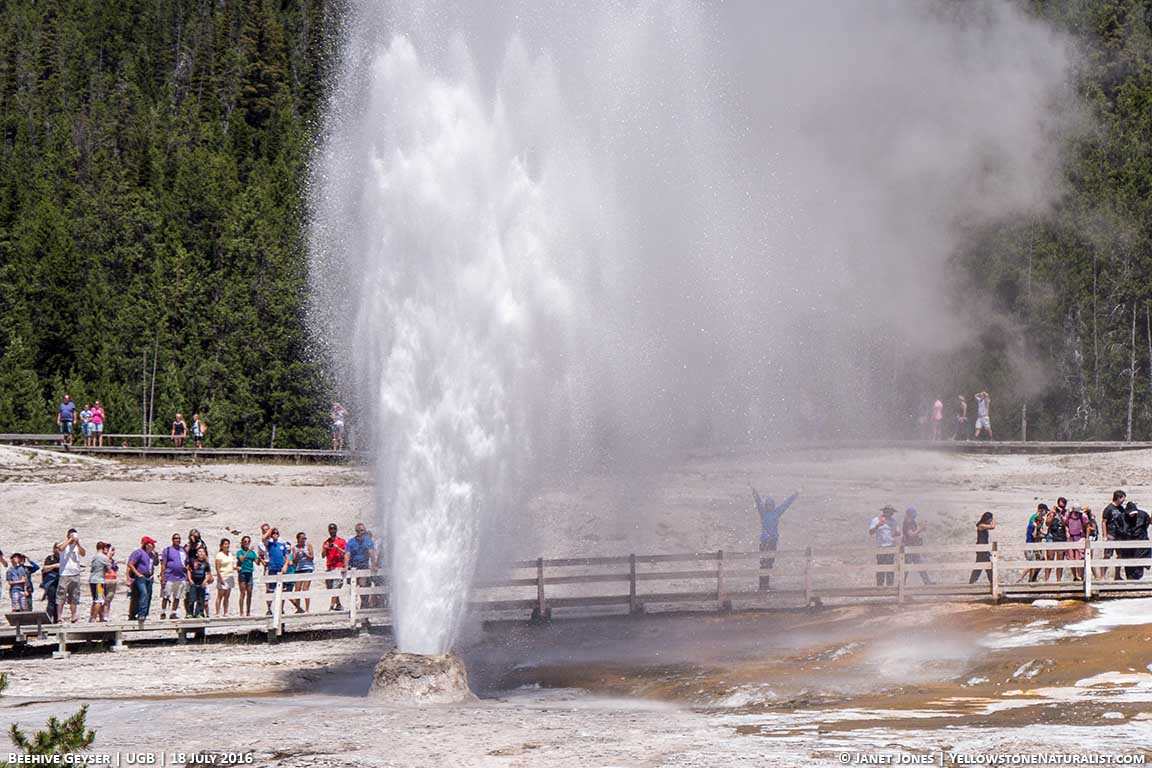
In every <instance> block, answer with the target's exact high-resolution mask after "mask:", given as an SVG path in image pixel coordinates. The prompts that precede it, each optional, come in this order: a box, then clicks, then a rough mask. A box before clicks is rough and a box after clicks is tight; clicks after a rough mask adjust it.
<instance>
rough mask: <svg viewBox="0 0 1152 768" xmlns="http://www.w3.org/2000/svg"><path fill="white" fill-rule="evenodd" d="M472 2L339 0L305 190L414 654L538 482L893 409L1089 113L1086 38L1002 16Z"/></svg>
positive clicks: (338, 359) (949, 8)
mask: <svg viewBox="0 0 1152 768" xmlns="http://www.w3.org/2000/svg"><path fill="white" fill-rule="evenodd" d="M479 5H480V4H464V3H461V4H454V3H434V2H415V3H399V4H389V3H384V2H379V1H377V0H358V1H357V2H354V3H352V6H353V7H352V9H351V10H350V12H349V13H350V15H349V17H348V18H346V19H345V28H346V30H347V33H346V36H345V39H344V40H343V47H342V60H341V61H342V64H341V68H340V72H339V73H338V75H337V77H336V80H335V82H334V83H333V85H334V90H333V97H332V99H331V103H330V105H329V110H328V114H327V120H326V125H325V134H324V139H323V141H322V143H321V145H320V147H319V148H318V151H317V153H316V158H315V162H314V176H313V180H312V194H311V211H312V221H313V228H312V249H311V250H312V268H313V269H312V275H313V290H314V305H315V306H314V320H315V322H314V325H315V327H316V328H317V331H318V333H319V335H320V336H321V338H322V339H324V340H325V342H326V344H327V348H328V350H329V352H330V354H331V355H332V358H333V360H334V361H335V365H336V368H337V370H338V371H340V372H341V376H342V380H343V381H345V382H346V384H347V386H348V388H349V389H350V390H354V391H355V392H356V394H357V401H358V402H359V409H360V413H359V417H360V418H359V421H360V423H361V424H363V425H373V429H372V431H373V433H374V435H375V437H374V444H375V447H376V449H377V451H378V454H379V459H378V462H379V463H378V468H379V472H378V474H379V488H378V494H379V505H380V508H381V512H382V515H383V516H384V519H385V520H387V521H388V526H389V527H388V529H387V530H388V538H389V542H390V546H391V547H392V558H393V562H394V564H395V569H396V570H395V576H396V578H397V579H398V583H397V587H396V589H397V592H396V599H397V621H398V631H399V639H400V644H401V647H402V648H403V647H405V646H407V647H408V648H410V649H412V650H417V651H419V652H435V651H437V650H442V649H443V648H444V647H446V646H447V645H449V644H450V643H451V639H452V637H453V636H454V634H455V632H456V631H457V629H458V625H459V619H460V614H461V611H462V605H463V597H462V595H463V594H466V592H467V584H468V581H469V579H470V578H471V572H472V569H473V567H474V563H475V557H476V553H477V552H478V550H479V547H480V546H481V538H482V535H483V532H484V531H486V530H495V529H496V528H497V526H493V525H489V524H488V523H486V521H489V522H492V521H494V518H499V521H500V522H501V523H503V524H504V526H499V527H500V528H504V527H507V524H508V522H509V520H511V519H515V510H516V509H517V508H518V505H519V503H520V501H521V500H522V498H523V495H524V494H525V493H526V492H528V491H530V490H531V489H533V488H534V487H535V485H536V481H537V479H538V478H539V477H540V476H541V473H542V472H544V471H547V470H556V469H563V470H565V471H579V470H580V468H581V467H585V466H588V465H589V464H590V463H593V462H600V461H605V460H607V461H612V462H614V463H619V462H626V461H632V460H638V459H641V458H649V459H651V458H653V457H658V456H660V455H663V454H664V453H666V452H668V451H672V450H676V449H681V448H685V447H692V446H700V445H724V444H730V443H733V442H747V441H750V440H751V441H754V442H761V441H766V440H777V439H782V438H795V437H801V436H823V437H829V436H837V435H844V436H853V435H859V434H866V433H870V432H871V431H872V430H874V429H875V428H877V426H879V425H883V424H885V423H887V422H888V421H890V420H891V418H892V415H893V414H892V413H890V410H891V407H892V406H891V404H892V403H893V402H894V399H893V393H894V392H896V391H898V390H899V388H900V387H901V386H902V385H903V382H902V378H901V376H902V374H901V371H902V370H907V368H908V367H909V366H910V365H911V364H912V363H910V362H909V361H914V360H915V359H916V356H917V354H919V353H920V351H922V350H923V351H927V350H935V351H939V350H941V349H945V348H947V347H948V346H949V345H951V344H956V343H958V342H959V341H962V340H964V339H965V338H966V335H967V334H966V330H965V328H964V327H963V324H961V323H959V322H958V321H957V320H956V319H955V318H954V317H952V316H950V314H949V313H948V312H947V311H946V310H945V309H944V307H946V306H947V302H946V301H945V296H944V292H943V281H942V275H943V268H944V265H945V262H946V261H947V259H948V258H949V257H950V256H951V255H952V254H953V253H954V252H955V250H956V248H957V247H958V246H959V245H960V244H961V243H963V241H964V238H965V235H966V233H967V232H969V231H971V230H972V228H974V227H978V226H980V225H982V224H987V223H988V222H990V221H994V220H996V219H998V218H1000V217H1004V216H1010V215H1013V214H1015V213H1019V212H1034V211H1040V210H1043V209H1044V207H1045V206H1046V205H1047V204H1048V203H1049V202H1051V198H1052V195H1054V194H1056V193H1057V191H1058V187H1057V185H1056V184H1055V183H1054V179H1056V178H1057V173H1056V172H1057V170H1058V163H1059V148H1060V142H1061V135H1062V132H1063V131H1064V130H1065V129H1066V128H1067V127H1068V126H1069V125H1070V123H1071V115H1070V114H1069V113H1068V112H1067V111H1066V110H1067V109H1068V108H1067V106H1066V105H1067V104H1069V103H1070V99H1069V98H1068V97H1069V92H1068V89H1069V81H1070V72H1071V67H1072V63H1073V52H1072V49H1071V46H1070V44H1069V42H1068V41H1067V40H1066V39H1064V38H1063V37H1061V36H1060V35H1059V34H1057V33H1056V32H1055V31H1054V30H1052V29H1051V28H1049V27H1048V26H1046V25H1045V24H1043V23H1042V22H1040V21H1038V20H1035V19H1032V18H1031V17H1029V16H1027V15H1026V14H1024V13H1023V12H1021V11H1019V10H1018V9H1017V7H1016V6H1015V5H1014V4H1011V3H1007V2H971V3H950V2H939V3H929V2H915V3H912V2H901V3H897V2H863V1H861V2H837V3H811V2H773V3H752V2H747V3H732V4H716V5H713V4H703V3H690V2H639V3H619V2H589V3H580V4H564V3H538V2H533V3H500V4H495V6H494V7H489V6H490V5H492V4H484V7H483V8H479V7H477V6H479ZM900 361H903V362H900ZM446 587H451V588H446ZM445 594H450V595H453V597H449V598H447V599H445V598H443V595H445Z"/></svg>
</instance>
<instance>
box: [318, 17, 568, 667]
mask: <svg viewBox="0 0 1152 768" xmlns="http://www.w3.org/2000/svg"><path fill="white" fill-rule="evenodd" d="M368 53H369V58H368V59H367V60H366V61H365V62H364V63H363V65H364V68H365V69H364V72H363V76H364V78H365V79H364V81H363V89H364V90H363V92H362V93H361V98H362V99H363V102H362V103H361V104H358V105H357V106H358V107H360V108H362V109H363V112H362V114H361V115H360V116H359V118H358V119H357V120H355V121H353V122H352V123H351V124H350V125H348V126H347V127H348V128H349V131H348V132H347V133H346V134H344V135H343V136H342V137H341V138H342V140H343V142H345V143H343V144H341V145H340V146H339V149H338V150H336V151H334V152H333V154H332V155H331V156H330V158H329V160H330V161H331V162H332V166H330V173H335V174H338V175H339V178H338V179H337V178H333V181H334V187H335V189H332V190H330V193H332V194H347V195H348V196H349V198H350V199H351V201H352V202H351V205H350V207H349V208H348V209H346V210H347V211H348V212H349V213H350V214H351V216H352V221H351V222H348V223H347V224H346V226H347V228H346V229H344V231H342V232H341V233H340V234H339V237H341V238H351V240H350V242H347V243H346V245H347V247H349V249H350V252H351V253H353V254H354V256H352V258H353V259H354V261H353V264H351V265H350V267H351V272H350V276H351V278H352V280H353V281H354V283H352V284H351V285H349V286H347V289H348V290H349V291H350V296H349V298H348V301H349V302H350V303H351V305H352V306H354V307H357V308H358V310H357V313H356V316H355V323H354V325H353V327H352V329H351V331H350V333H351V335H352V338H353V339H354V348H355V350H356V355H357V357H356V364H357V365H358V366H359V371H358V373H357V375H358V377H359V379H360V380H362V381H365V382H367V386H368V387H369V388H370V389H371V390H372V391H371V392H370V395H369V398H368V407H370V408H371V411H370V417H371V420H372V422H373V424H374V426H373V427H372V428H371V430H370V432H371V434H373V435H374V439H375V443H376V444H375V449H376V451H377V455H378V460H377V467H378V478H377V490H376V492H377V495H378V501H379V505H380V507H381V509H382V510H383V512H384V515H383V517H384V519H385V521H386V523H387V528H386V534H385V535H386V539H387V541H386V544H387V547H388V548H389V551H390V553H391V577H392V581H393V589H392V595H393V610H394V611H395V617H396V629H397V640H398V645H399V647H400V649H401V650H403V651H407V652H412V653H420V654H439V653H444V652H445V651H446V650H447V649H448V646H449V645H450V643H451V642H452V640H453V638H454V637H455V635H456V632H457V629H458V625H459V622H460V620H461V616H462V611H463V606H464V604H465V600H466V597H467V595H468V589H469V585H470V581H471V578H472V573H473V570H474V567H475V558H476V553H477V547H478V542H479V538H478V529H479V527H480V526H481V525H482V521H483V520H484V518H485V515H486V513H487V512H488V511H489V510H492V509H498V508H500V506H501V505H503V504H506V503H510V502H511V501H512V500H513V499H514V498H515V495H516V490H517V488H518V487H519V480H520V477H521V475H522V474H523V467H524V465H525V463H526V461H527V454H528V451H529V450H530V443H531V441H530V437H531V429H530V425H531V418H530V407H531V404H532V402H533V397H534V395H533V393H534V392H538V391H541V387H543V386H546V383H545V382H544V381H543V380H544V379H546V378H547V376H548V371H547V370H546V366H544V365H543V364H542V361H543V360H545V358H546V356H544V355H541V354H540V353H539V352H538V350H539V349H540V348H541V346H542V345H544V344H551V345H558V344H562V343H563V336H562V331H560V330H559V329H561V328H562V318H563V314H564V312H565V307H566V305H567V303H568V299H567V296H566V292H565V290H564V288H563V285H562V283H561V282H560V281H559V280H557V279H556V277H555V276H554V275H553V274H552V273H551V271H550V268H549V263H550V259H552V258H555V256H556V253H557V252H558V250H560V248H559V244H558V243H556V242H555V216H554V215H553V214H552V213H551V212H550V211H549V210H548V201H547V199H546V197H545V195H544V192H543V190H542V188H541V185H540V183H539V182H538V181H536V180H534V179H533V178H531V176H530V174H529V171H528V169H527V168H526V166H525V162H524V159H523V158H522V157H520V156H519V155H518V152H519V151H520V150H521V149H522V147H521V146H520V145H519V144H517V143H515V136H516V134H515V132H514V131H513V130H510V127H509V126H508V124H507V121H506V116H505V114H504V108H503V106H502V104H501V103H500V102H499V101H498V100H497V102H496V103H492V102H484V101H482V99H481V95H480V88H479V86H478V84H477V83H475V82H473V81H470V80H469V78H468V76H467V74H466V73H457V77H456V79H448V78H447V77H446V76H444V75H443V74H442V73H436V72H434V71H431V70H430V69H429V68H428V67H426V66H425V64H424V63H423V62H422V61H421V59H420V57H419V56H418V54H417V51H416V50H415V49H414V47H413V44H412V42H411V41H410V40H409V39H408V38H406V37H404V36H403V35H399V34H397V35H394V36H391V37H390V39H389V40H388V41H387V42H386V44H383V45H381V46H380V47H378V48H375V49H374V50H370V51H369V52H368ZM329 224H335V222H334V221H332V220H329ZM338 226H341V227H343V226H345V225H344V224H340V225H338Z"/></svg>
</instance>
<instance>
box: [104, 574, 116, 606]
mask: <svg viewBox="0 0 1152 768" xmlns="http://www.w3.org/2000/svg"><path fill="white" fill-rule="evenodd" d="M116 583H117V582H116V580H115V579H104V602H106V603H107V602H111V601H112V598H114V597H116Z"/></svg>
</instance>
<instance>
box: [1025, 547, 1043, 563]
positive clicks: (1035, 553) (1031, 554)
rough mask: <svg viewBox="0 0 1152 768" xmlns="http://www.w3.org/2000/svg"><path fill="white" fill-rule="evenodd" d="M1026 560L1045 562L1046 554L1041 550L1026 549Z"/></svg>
mask: <svg viewBox="0 0 1152 768" xmlns="http://www.w3.org/2000/svg"><path fill="white" fill-rule="evenodd" d="M1024 559H1025V560H1043V559H1044V552H1043V551H1041V550H1039V549H1026V550H1024Z"/></svg>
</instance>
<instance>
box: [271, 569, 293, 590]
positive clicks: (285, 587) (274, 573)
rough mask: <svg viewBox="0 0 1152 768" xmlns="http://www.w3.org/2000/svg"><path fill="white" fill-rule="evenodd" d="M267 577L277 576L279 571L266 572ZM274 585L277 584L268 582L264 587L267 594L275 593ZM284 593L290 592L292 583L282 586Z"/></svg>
mask: <svg viewBox="0 0 1152 768" xmlns="http://www.w3.org/2000/svg"><path fill="white" fill-rule="evenodd" d="M268 575H269V576H279V575H280V571H268ZM276 583H277V582H275V581H270V582H268V583H267V584H266V585H265V588H266V589H267V590H268V591H269V592H275V591H276ZM284 591H285V592H291V591H292V583H291V582H288V583H286V584H284Z"/></svg>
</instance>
